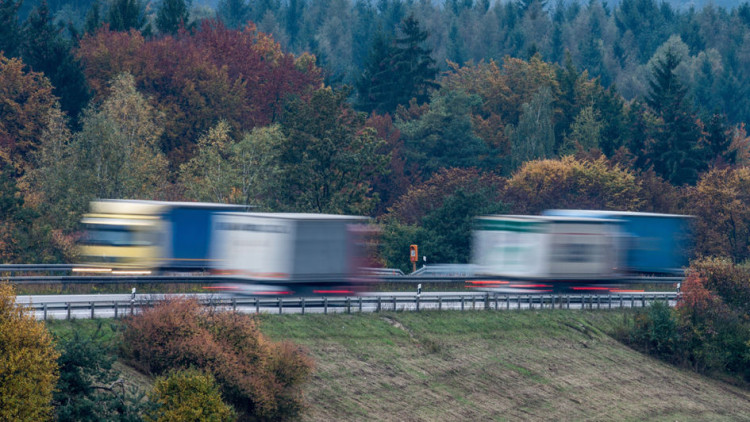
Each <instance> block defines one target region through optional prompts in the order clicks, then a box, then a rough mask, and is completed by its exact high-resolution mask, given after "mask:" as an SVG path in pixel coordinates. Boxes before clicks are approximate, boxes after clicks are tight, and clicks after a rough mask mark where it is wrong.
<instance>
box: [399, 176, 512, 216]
mask: <svg viewBox="0 0 750 422" xmlns="http://www.w3.org/2000/svg"><path fill="white" fill-rule="evenodd" d="M505 184H506V180H505V179H504V178H502V177H500V176H498V175H495V174H493V173H480V172H479V170H477V169H475V168H468V169H461V168H450V169H443V170H440V171H439V172H438V173H436V174H435V175H433V176H432V177H431V178H430V180H428V181H426V182H424V183H422V184H420V185H418V186H416V185H415V186H412V187H411V188H410V189H409V190H408V192H407V193H406V194H405V195H403V196H401V197H400V198H399V199H398V201H396V203H395V204H394V205H393V207H391V209H390V213H389V214H388V216H389V217H390V218H394V219H396V220H398V221H400V222H401V223H405V224H419V223H420V222H421V220H422V217H424V216H425V215H427V214H429V213H430V212H431V211H434V210H436V209H438V208H440V207H441V206H442V205H443V202H444V201H445V199H446V198H447V197H448V196H450V195H451V194H453V193H455V192H456V191H457V190H459V189H463V190H465V191H467V192H482V191H486V192H488V193H490V195H492V196H494V200H495V202H498V203H499V202H501V197H502V192H503V191H504V189H505Z"/></svg>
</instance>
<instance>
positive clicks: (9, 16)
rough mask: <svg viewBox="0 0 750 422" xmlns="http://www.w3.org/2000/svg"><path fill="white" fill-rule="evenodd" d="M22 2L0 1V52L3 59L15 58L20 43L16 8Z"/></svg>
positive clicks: (12, 0) (19, 0)
mask: <svg viewBox="0 0 750 422" xmlns="http://www.w3.org/2000/svg"><path fill="white" fill-rule="evenodd" d="M22 2H23V0H18V1H16V0H0V51H2V52H3V54H4V55H5V57H16V55H17V54H18V45H19V44H20V41H21V28H20V26H19V25H18V15H17V14H18V8H19V7H21V3H22Z"/></svg>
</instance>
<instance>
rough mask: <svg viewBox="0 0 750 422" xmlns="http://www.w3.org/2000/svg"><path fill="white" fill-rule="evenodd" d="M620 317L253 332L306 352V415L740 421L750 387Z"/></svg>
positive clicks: (375, 317) (346, 318)
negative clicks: (658, 349)
mask: <svg viewBox="0 0 750 422" xmlns="http://www.w3.org/2000/svg"><path fill="white" fill-rule="evenodd" d="M623 319H624V314H623V312H622V311H598V312H597V311H587V312H570V311H568V312H566V311H549V310H547V311H523V312H485V311H475V312H442V313H439V312H422V313H382V314H365V315H357V314H352V315H305V316H299V315H284V316H278V315H263V316H262V321H263V322H262V327H263V331H264V332H266V333H267V334H268V335H269V336H270V337H271V338H273V339H276V340H282V339H285V340H291V341H294V342H296V343H298V344H301V345H303V346H305V347H306V348H307V349H308V350H309V352H310V353H311V355H312V356H313V357H314V358H315V361H316V363H317V369H316V372H315V375H314V377H313V379H312V380H311V382H310V383H309V385H308V386H307V388H306V391H307V397H308V402H309V403H310V408H309V409H308V411H307V412H306V413H305V417H304V419H305V420H311V421H328V420H394V421H396V420H398V421H403V420H425V421H428V420H429V421H432V420H519V419H521V420H523V419H526V420H650V421H651V420H657V421H659V420H663V421H674V420H680V421H689V420H696V421H698V420H701V421H702V420H750V391H748V390H743V389H741V388H738V387H734V386H731V385H728V384H726V383H723V382H720V381H716V380H712V379H709V378H706V377H703V376H699V375H696V374H694V373H691V372H689V371H685V370H681V369H677V368H674V367H671V366H669V365H667V364H664V363H661V362H659V361H656V360H654V359H651V358H649V357H646V356H644V355H642V354H640V353H638V352H635V351H633V350H631V349H629V348H627V347H625V346H623V345H622V344H620V343H619V342H617V341H616V340H614V339H613V338H612V337H610V334H611V333H613V332H614V331H615V330H617V329H618V327H619V326H621V325H622V321H623ZM66 326H67V323H59V322H58V323H54V324H52V327H53V330H55V331H59V330H62V329H65V327H66ZM139 382H141V383H143V382H144V381H143V379H140V380H139Z"/></svg>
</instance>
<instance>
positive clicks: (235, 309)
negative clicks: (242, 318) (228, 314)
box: [232, 297, 237, 312]
mask: <svg viewBox="0 0 750 422" xmlns="http://www.w3.org/2000/svg"><path fill="white" fill-rule="evenodd" d="M232 311H233V312H237V298H236V297H233V298H232Z"/></svg>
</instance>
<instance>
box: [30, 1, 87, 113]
mask: <svg viewBox="0 0 750 422" xmlns="http://www.w3.org/2000/svg"><path fill="white" fill-rule="evenodd" d="M61 31H62V28H61V27H56V26H55V25H54V24H53V17H52V14H51V13H50V10H49V8H48V7H47V2H46V0H43V1H42V3H41V4H40V5H39V6H38V7H37V8H35V9H34V11H33V12H32V13H31V15H30V16H29V18H28V19H27V20H26V22H25V23H24V26H23V32H22V35H23V43H22V44H21V57H22V59H23V62H24V63H25V64H27V65H28V66H29V67H31V69H33V70H34V71H35V72H42V73H44V74H45V76H47V78H49V80H50V82H51V83H52V87H53V93H54V94H55V95H56V96H57V97H58V98H60V106H61V108H62V109H63V110H64V111H65V112H67V113H68V114H69V115H70V116H71V117H73V118H75V117H77V116H78V113H79V112H80V111H81V110H82V109H83V107H84V106H85V105H86V103H87V102H88V100H89V92H88V87H87V85H86V79H85V78H84V76H83V69H82V68H81V64H80V63H79V61H78V60H77V59H76V58H75V57H74V56H73V54H72V51H71V50H72V47H73V45H72V43H71V41H70V40H68V39H66V38H65V37H64V36H63V35H62V34H61Z"/></svg>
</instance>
